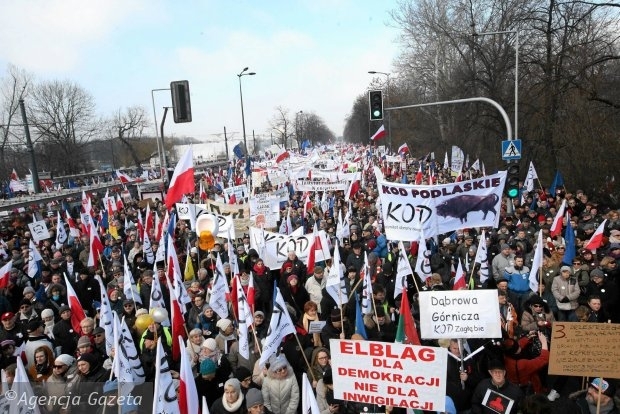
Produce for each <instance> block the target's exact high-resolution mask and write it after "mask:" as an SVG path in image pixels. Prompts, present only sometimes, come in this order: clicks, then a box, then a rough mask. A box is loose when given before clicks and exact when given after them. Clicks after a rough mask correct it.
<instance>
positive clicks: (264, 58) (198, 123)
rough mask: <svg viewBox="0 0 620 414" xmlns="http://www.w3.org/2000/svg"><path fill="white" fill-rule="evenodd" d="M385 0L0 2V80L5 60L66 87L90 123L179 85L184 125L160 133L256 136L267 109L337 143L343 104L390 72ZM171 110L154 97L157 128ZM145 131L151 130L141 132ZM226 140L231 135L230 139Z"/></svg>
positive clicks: (392, 45) (391, 32) (392, 36)
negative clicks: (317, 127)
mask: <svg viewBox="0 0 620 414" xmlns="http://www.w3.org/2000/svg"><path fill="white" fill-rule="evenodd" d="M395 6H396V0H385V1H376V0H375V1H371V0H300V1H284V0H277V1H270V0H265V1H246V0H240V1H224V0H203V1H159V0H148V1H147V0H124V1H121V0H101V1H95V0H89V1H83V0H53V1H52V0H32V1H7V0H5V1H2V2H1V4H0V45H2V47H0V67H1V68H2V69H1V70H0V74H1V75H2V76H4V74H5V73H6V69H5V68H6V65H7V64H8V63H12V64H14V65H17V66H18V67H19V68H22V69H25V70H27V71H30V72H32V73H33V74H34V75H35V76H36V78H37V79H39V80H41V79H60V80H71V81H74V82H77V83H78V84H79V85H80V86H82V87H83V88H84V89H86V90H87V91H89V92H90V93H91V94H92V95H93V97H94V99H95V102H96V104H97V108H98V111H99V113H100V115H103V116H106V115H109V114H111V113H112V112H114V111H115V110H118V109H119V108H126V107H128V106H133V105H141V106H143V107H144V108H145V109H146V110H147V113H148V114H149V116H150V119H151V120H152V118H153V109H152V103H151V90H152V89H155V88H167V87H169V84H170V81H173V80H182V79H187V80H189V82H190V90H191V100H192V115H193V122H192V123H191V124H173V123H172V121H171V119H172V118H169V119H170V121H169V122H167V123H166V125H167V126H166V132H167V133H174V134H175V135H177V136H183V135H185V136H194V137H196V138H198V139H201V140H213V139H215V138H216V137H215V136H214V135H213V134H218V133H221V132H222V131H223V128H224V126H226V128H227V130H228V131H229V132H230V133H231V134H232V135H233V139H234V138H235V137H236V138H241V137H242V133H241V131H242V127H241V109H240V101H239V83H238V77H237V76H236V75H237V74H238V73H239V72H241V70H242V69H243V68H244V67H246V66H248V67H249V68H250V71H254V72H256V73H257V74H256V75H255V76H244V77H242V78H241V80H242V86H243V99H244V109H245V121H246V132H247V134H248V136H251V133H252V129H254V130H255V131H256V133H257V134H264V133H267V131H268V129H269V121H270V120H271V119H272V118H273V116H274V114H275V107H276V106H278V105H281V106H283V107H285V108H288V109H289V110H290V113H291V114H294V113H295V112H298V111H300V110H302V111H304V112H315V113H316V114H317V115H319V116H320V117H322V118H323V119H324V120H325V122H326V123H327V125H328V127H329V128H330V129H331V130H332V131H333V132H334V133H335V134H336V136H340V135H342V131H343V128H344V123H345V117H346V116H347V114H348V113H349V111H350V110H351V108H352V104H353V101H354V99H355V98H356V97H357V95H358V94H360V93H362V92H364V91H365V90H366V88H367V87H368V84H369V82H370V81H371V79H372V76H371V75H369V74H368V73H367V72H368V71H369V70H376V71H382V72H391V69H392V62H393V60H394V58H395V57H396V54H397V47H398V45H397V43H396V38H397V36H398V31H397V30H396V29H394V28H393V27H390V26H389V23H390V19H389V11H390V10H392V9H393V8H394V7H395ZM168 105H170V94H169V93H168V92H155V106H156V108H157V117H158V120H161V111H162V110H161V108H162V107H163V106H168ZM151 133H154V131H152V132H151ZM229 137H230V136H229Z"/></svg>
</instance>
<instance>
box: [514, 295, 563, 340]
mask: <svg viewBox="0 0 620 414" xmlns="http://www.w3.org/2000/svg"><path fill="white" fill-rule="evenodd" d="M553 322H555V317H554V316H553V313H552V312H551V310H550V309H549V306H548V305H547V303H546V302H545V301H544V300H543V299H542V298H541V297H540V296H538V295H532V296H531V297H530V298H529V299H528V300H527V302H526V303H525V306H524V307H523V314H522V315H521V329H522V330H523V332H536V331H542V332H543V333H545V335H546V336H547V338H548V337H549V334H550V333H551V324H552V323H553Z"/></svg>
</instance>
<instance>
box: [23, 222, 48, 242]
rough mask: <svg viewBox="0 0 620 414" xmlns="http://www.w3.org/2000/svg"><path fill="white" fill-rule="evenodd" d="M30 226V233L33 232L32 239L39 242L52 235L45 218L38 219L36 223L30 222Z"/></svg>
mask: <svg viewBox="0 0 620 414" xmlns="http://www.w3.org/2000/svg"><path fill="white" fill-rule="evenodd" d="M28 228H29V229H30V233H31V234H32V240H34V241H35V242H37V243H38V242H40V241H42V240H45V239H49V238H50V237H52V236H51V235H50V232H49V230H48V229H47V224H45V220H38V221H35V222H34V223H28Z"/></svg>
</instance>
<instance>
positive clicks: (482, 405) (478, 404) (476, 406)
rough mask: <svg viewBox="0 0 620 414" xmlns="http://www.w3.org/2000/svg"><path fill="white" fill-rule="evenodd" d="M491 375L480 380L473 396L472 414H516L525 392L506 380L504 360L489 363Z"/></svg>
mask: <svg viewBox="0 0 620 414" xmlns="http://www.w3.org/2000/svg"><path fill="white" fill-rule="evenodd" d="M488 369H489V375H491V378H486V379H483V380H482V381H480V383H479V384H478V386H476V389H475V390H474V394H473V396H472V398H471V413H472V414H514V413H516V412H517V411H518V410H519V407H520V406H521V401H522V400H523V392H522V391H521V389H520V388H519V387H517V386H516V385H514V384H512V383H511V382H509V381H508V380H506V366H505V365H504V361H502V360H493V361H490V362H489V364H488Z"/></svg>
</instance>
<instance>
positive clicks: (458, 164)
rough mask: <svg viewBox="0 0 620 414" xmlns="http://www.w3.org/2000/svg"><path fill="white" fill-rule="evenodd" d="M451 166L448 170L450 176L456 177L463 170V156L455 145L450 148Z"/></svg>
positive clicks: (461, 151)
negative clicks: (450, 173)
mask: <svg viewBox="0 0 620 414" xmlns="http://www.w3.org/2000/svg"><path fill="white" fill-rule="evenodd" d="M451 158H452V164H451V165H450V169H451V170H452V176H454V177H456V176H457V175H459V174H460V173H461V171H462V170H463V163H464V162H465V154H463V150H462V149H460V148H459V147H457V146H456V145H453V146H452V157H451Z"/></svg>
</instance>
